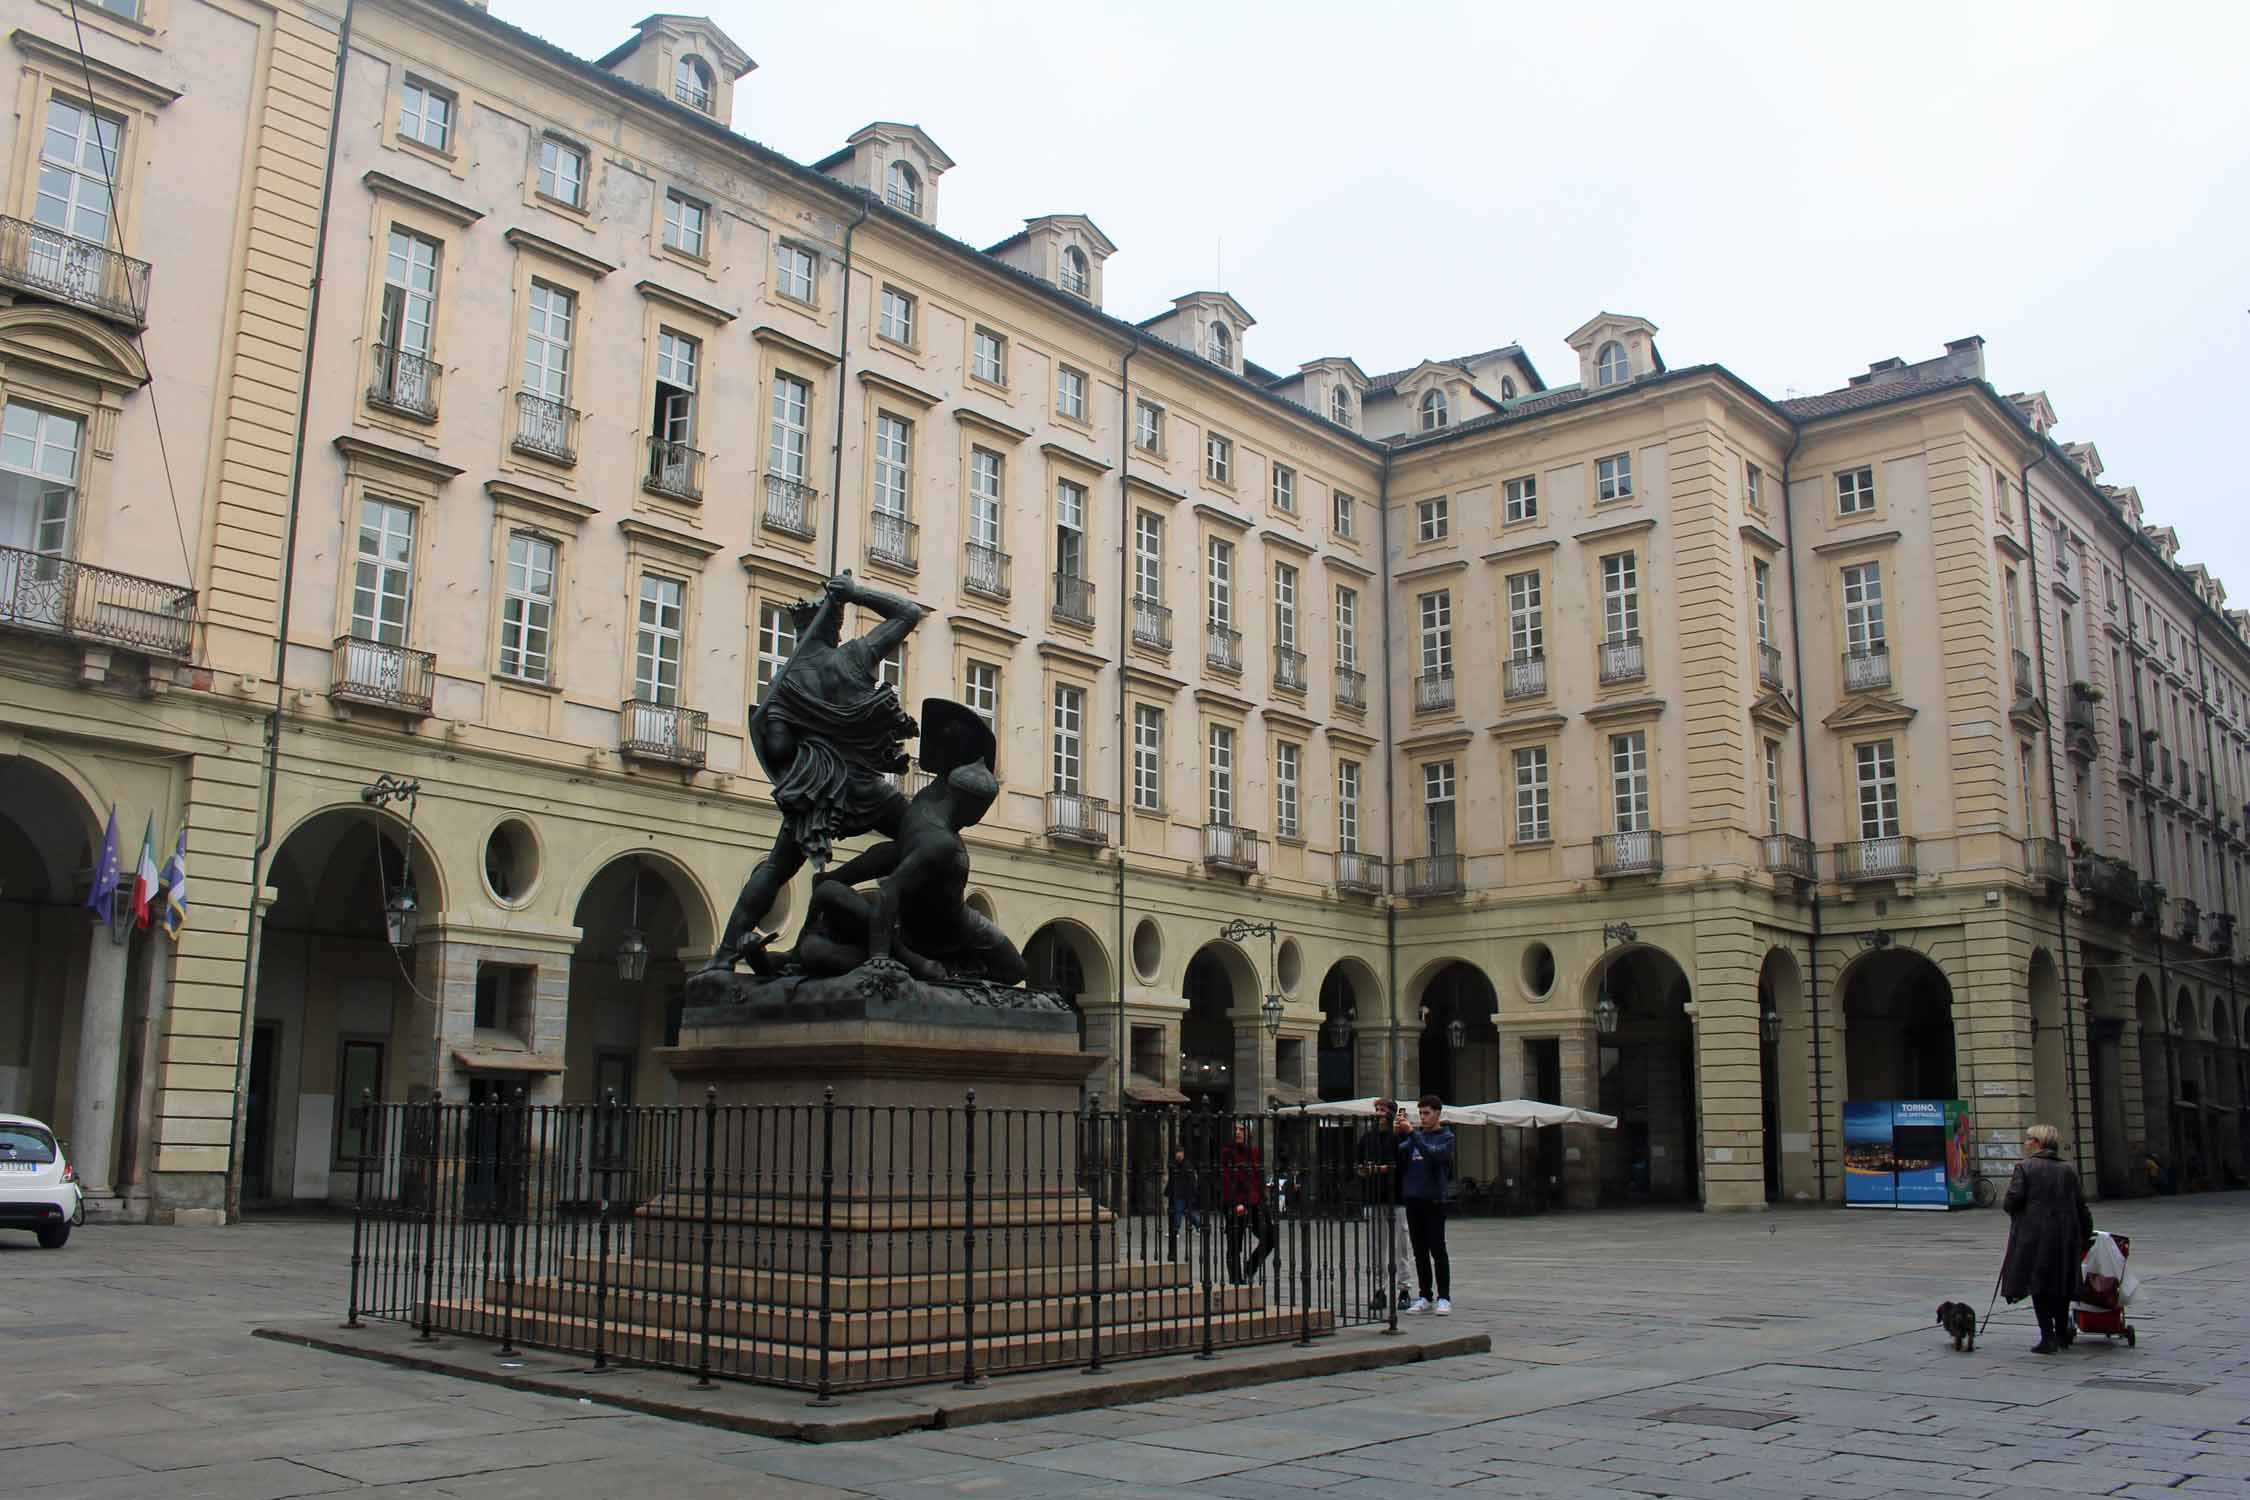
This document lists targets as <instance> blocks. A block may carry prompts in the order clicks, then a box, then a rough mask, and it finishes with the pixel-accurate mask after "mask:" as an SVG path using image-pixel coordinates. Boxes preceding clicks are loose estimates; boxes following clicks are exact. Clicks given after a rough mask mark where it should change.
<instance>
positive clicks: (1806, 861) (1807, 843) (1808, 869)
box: [1763, 833, 1819, 880]
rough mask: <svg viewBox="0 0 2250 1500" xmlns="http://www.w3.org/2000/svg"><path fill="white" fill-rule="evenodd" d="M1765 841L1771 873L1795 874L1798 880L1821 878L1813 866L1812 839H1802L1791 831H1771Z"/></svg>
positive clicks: (1767, 865) (1767, 866)
mask: <svg viewBox="0 0 2250 1500" xmlns="http://www.w3.org/2000/svg"><path fill="white" fill-rule="evenodd" d="M1763 842H1764V844H1765V856H1766V859H1765V864H1766V870H1767V872H1768V873H1769V874H1773V875H1788V876H1793V877H1794V878H1796V879H1798V880H1814V879H1817V878H1819V872H1818V871H1817V870H1816V869H1815V868H1814V866H1813V843H1812V840H1811V839H1801V838H1798V837H1797V836H1796V835H1795V834H1791V833H1769V834H1767V835H1766V836H1765V839H1764V840H1763Z"/></svg>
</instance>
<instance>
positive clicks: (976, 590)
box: [961, 542, 1008, 604]
mask: <svg viewBox="0 0 2250 1500" xmlns="http://www.w3.org/2000/svg"><path fill="white" fill-rule="evenodd" d="M961 587H962V588H964V589H966V590H967V591H968V592H970V593H972V594H976V595H978V596H980V597H982V598H985V599H996V600H999V601H1000V602H1001V603H1003V604H1004V603H1006V602H1007V599H1008V554H1007V553H1005V552H1002V551H1001V550H1000V549H999V548H998V547H988V546H986V545H985V544H984V543H982V542H970V543H968V544H967V545H966V546H964V547H963V548H962V549H961Z"/></svg>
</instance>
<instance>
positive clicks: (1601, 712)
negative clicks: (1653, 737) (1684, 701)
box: [1578, 697, 1664, 724]
mask: <svg viewBox="0 0 2250 1500" xmlns="http://www.w3.org/2000/svg"><path fill="white" fill-rule="evenodd" d="M1663 712H1664V700H1663V699H1662V698H1653V697H1643V698H1624V699H1620V700H1619V701H1617V702H1615V703H1597V704H1595V705H1594V706H1593V707H1592V708H1588V709H1581V710H1580V711H1579V715H1578V716H1579V717H1580V718H1582V719H1584V720H1585V721H1586V722H1587V723H1589V724H1634V723H1639V722H1641V721H1643V720H1646V719H1654V718H1656V717H1658V716H1659V715H1661V714H1662V713H1663Z"/></svg>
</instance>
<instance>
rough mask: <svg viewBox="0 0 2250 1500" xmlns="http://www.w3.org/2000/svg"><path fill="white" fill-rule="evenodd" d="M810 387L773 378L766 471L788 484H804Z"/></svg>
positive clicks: (785, 378) (794, 380) (783, 377)
mask: <svg viewBox="0 0 2250 1500" xmlns="http://www.w3.org/2000/svg"><path fill="white" fill-rule="evenodd" d="M811 410H812V386H811V385H809V384H807V383H806V382H805V381H802V380H799V379H798V378H797V377H796V376H794V375H775V376H774V378H773V413H772V420H771V423H770V425H769V430H768V432H767V436H766V472H767V473H768V474H771V475H773V476H775V477H776V478H780V479H786V480H788V481H789V482H790V483H791V484H803V483H804V482H805V458H806V455H807V453H808V452H809V451H810V448H811V441H812V431H811V427H810V414H811Z"/></svg>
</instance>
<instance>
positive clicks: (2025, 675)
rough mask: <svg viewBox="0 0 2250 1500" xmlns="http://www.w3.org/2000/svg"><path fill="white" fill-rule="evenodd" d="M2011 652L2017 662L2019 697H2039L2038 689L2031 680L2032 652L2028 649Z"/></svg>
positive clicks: (2017, 689)
mask: <svg viewBox="0 0 2250 1500" xmlns="http://www.w3.org/2000/svg"><path fill="white" fill-rule="evenodd" d="M2009 654H2010V655H2011V656H2012V657H2013V658H2014V662H2015V669H2016V696H2017V697H2018V698H2036V697H2038V696H2039V693H2038V689H2037V688H2036V687H2035V686H2034V685H2033V684H2032V680H2031V653H2030V652H2028V651H2015V652H2011V653H2009Z"/></svg>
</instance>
